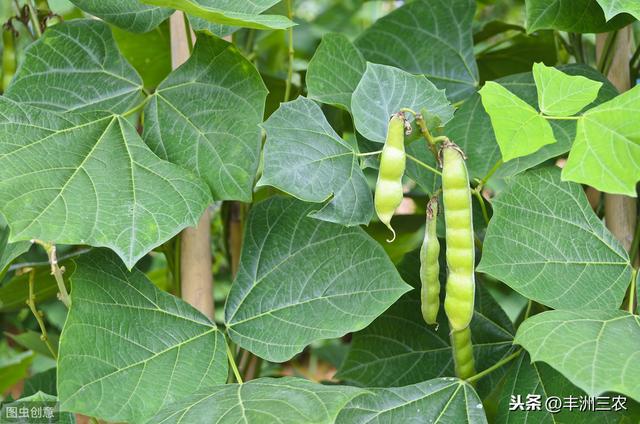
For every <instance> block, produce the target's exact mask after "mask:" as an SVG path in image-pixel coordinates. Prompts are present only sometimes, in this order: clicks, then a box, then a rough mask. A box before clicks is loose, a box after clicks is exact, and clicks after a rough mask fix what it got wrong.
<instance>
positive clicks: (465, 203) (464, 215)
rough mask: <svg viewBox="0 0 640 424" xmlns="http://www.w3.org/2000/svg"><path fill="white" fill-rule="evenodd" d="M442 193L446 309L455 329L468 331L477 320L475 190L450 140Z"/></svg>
mask: <svg viewBox="0 0 640 424" xmlns="http://www.w3.org/2000/svg"><path fill="white" fill-rule="evenodd" d="M441 155H442V190H443V199H444V218H445V227H446V241H447V267H448V269H449V272H448V275H447V285H446V292H447V293H446V296H445V301H444V310H445V312H446V313H447V317H448V318H449V323H450V325H451V329H452V330H457V331H460V330H464V329H465V328H467V326H468V325H469V323H470V322H471V318H472V317H473V303H474V295H475V276H474V265H475V246H474V243H473V240H474V238H473V221H472V214H471V189H470V188H469V175H468V173H467V167H466V165H465V163H464V154H463V153H462V151H461V150H460V148H459V147H458V146H456V145H455V144H454V143H452V142H450V141H448V140H447V141H445V142H444V143H443V145H442V151H441Z"/></svg>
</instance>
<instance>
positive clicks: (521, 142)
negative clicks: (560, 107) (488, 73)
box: [480, 81, 556, 162]
mask: <svg viewBox="0 0 640 424" xmlns="http://www.w3.org/2000/svg"><path fill="white" fill-rule="evenodd" d="M480 95H481V96H482V105H483V106H484V108H485V110H486V111H487V113H488V114H489V116H490V117H491V124H492V125H493V131H494V132H495V135H496V141H497V142H498V145H499V146H500V151H501V152H502V160H503V161H505V162H506V161H509V160H512V159H516V158H519V157H522V156H528V155H530V154H532V153H535V152H537V151H538V150H540V148H541V147H542V146H545V145H547V144H552V143H555V142H556V140H555V138H554V136H553V129H552V128H551V124H549V122H548V121H547V120H546V119H545V118H544V117H542V116H541V115H540V114H539V113H538V111H536V110H535V109H534V108H533V107H531V106H530V105H529V104H527V102H525V101H524V100H522V99H521V98H519V97H518V96H516V95H515V94H513V93H512V92H511V91H509V90H507V89H506V88H504V87H503V86H501V85H500V84H498V83H496V82H493V81H489V82H487V83H486V84H485V86H484V87H482V90H480Z"/></svg>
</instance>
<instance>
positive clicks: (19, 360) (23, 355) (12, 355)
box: [0, 339, 34, 393]
mask: <svg viewBox="0 0 640 424" xmlns="http://www.w3.org/2000/svg"><path fill="white" fill-rule="evenodd" d="M33 357H34V353H33V352H31V351H26V352H18V351H16V350H14V349H13V348H11V347H9V345H8V344H7V341H6V339H4V340H1V341H0V392H1V393H5V392H6V391H7V390H8V389H10V388H11V387H12V386H13V385H14V384H17V383H19V382H20V380H22V379H24V378H25V377H27V375H28V374H29V368H30V367H31V362H32V361H33Z"/></svg>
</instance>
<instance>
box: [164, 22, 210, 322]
mask: <svg viewBox="0 0 640 424" xmlns="http://www.w3.org/2000/svg"><path fill="white" fill-rule="evenodd" d="M169 22H170V28H171V65H172V68H173V69H175V68H177V67H179V66H180V65H182V64H183V63H184V62H186V60H187V59H188V58H189V55H190V51H191V46H190V45H189V37H188V36H187V26H186V22H185V19H184V14H183V13H182V12H180V11H176V12H175V13H174V14H173V15H171V18H170V21H169ZM191 39H192V40H195V35H194V34H193V33H192V34H191ZM180 282H181V293H182V298H183V299H184V300H186V301H187V302H189V303H190V304H191V305H193V306H194V307H195V308H196V309H198V310H199V311H200V312H202V313H203V314H205V315H206V316H208V317H209V318H211V319H213V312H214V304H213V274H212V273H211V217H210V215H209V210H208V209H207V210H206V211H205V213H204V214H203V215H202V218H200V222H198V225H197V226H196V227H193V228H185V229H184V230H183V231H182V235H181V238H180Z"/></svg>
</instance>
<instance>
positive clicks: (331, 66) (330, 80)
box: [306, 33, 367, 111]
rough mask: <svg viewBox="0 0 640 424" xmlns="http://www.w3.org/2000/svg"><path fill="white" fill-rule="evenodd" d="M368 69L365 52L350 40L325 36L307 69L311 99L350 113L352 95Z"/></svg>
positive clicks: (335, 35) (338, 35)
mask: <svg viewBox="0 0 640 424" xmlns="http://www.w3.org/2000/svg"><path fill="white" fill-rule="evenodd" d="M366 67H367V63H366V61H365V60H364V57H363V56H362V53H360V51H359V50H358V49H357V48H356V47H355V46H354V45H353V44H352V43H351V41H349V39H348V38H347V37H345V36H344V35H342V34H334V33H330V34H326V35H325V36H324V37H322V42H321V43H320V45H319V46H318V49H317V50H316V52H315V54H314V55H313V58H312V59H311V62H309V68H308V69H307V76H306V83H307V89H308V91H309V97H310V98H312V99H315V100H317V101H319V102H322V103H327V104H330V105H335V106H339V107H342V108H344V109H346V110H349V111H350V110H351V96H352V94H353V92H354V91H355V89H356V87H357V86H358V83H359V82H360V79H362V75H364V72H365V70H366Z"/></svg>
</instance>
